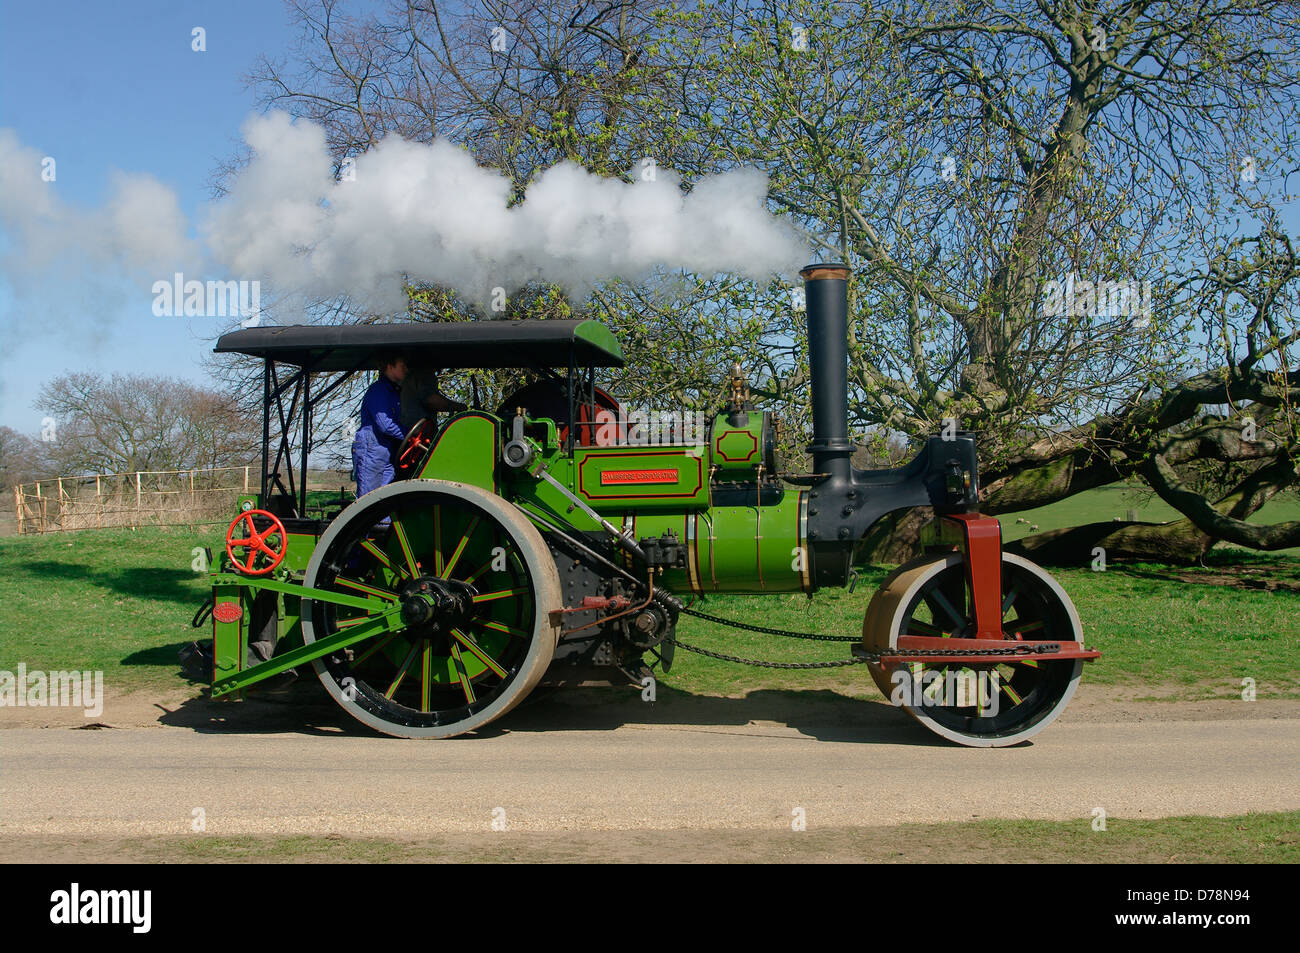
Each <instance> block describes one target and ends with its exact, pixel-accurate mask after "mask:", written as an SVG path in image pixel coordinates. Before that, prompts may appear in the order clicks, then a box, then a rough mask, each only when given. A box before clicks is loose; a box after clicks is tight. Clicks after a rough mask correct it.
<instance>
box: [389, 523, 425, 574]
mask: <svg viewBox="0 0 1300 953" xmlns="http://www.w3.org/2000/svg"><path fill="white" fill-rule="evenodd" d="M393 533H394V534H396V536H397V543H398V545H399V546H401V547H402V556H403V557H405V559H406V566H407V568H408V569H410V570H411V576H412V577H418V576H419V575H420V564H419V563H417V562H416V561H415V551H414V550H413V549H411V541H410V540H409V539H408V538H407V536H406V527H404V526H403V525H402V524H401V523H399V522H398V520H397V517H393Z"/></svg>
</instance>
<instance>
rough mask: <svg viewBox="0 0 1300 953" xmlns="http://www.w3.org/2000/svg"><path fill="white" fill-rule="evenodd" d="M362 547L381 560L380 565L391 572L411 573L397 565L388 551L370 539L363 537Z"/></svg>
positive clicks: (400, 574)
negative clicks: (390, 557)
mask: <svg viewBox="0 0 1300 953" xmlns="http://www.w3.org/2000/svg"><path fill="white" fill-rule="evenodd" d="M361 548H362V549H364V550H365V551H366V552H368V553H369V554H370V555H371V556H374V557H375V559H377V560H379V563H380V565H382V566H383V567H385V568H386V569H388V570H389V571H390V572H395V573H397V575H399V576H409V575H410V573H408V572H407V571H406V570H405V569H403V568H402V567H401V566H399V565H397V563H395V562H393V561H392V560H391V559H389V558H388V553H386V552H384V551H383V550H382V549H380V548H379V547H378V546H376V545H375V544H374V543H373V542H371V541H370V540H368V539H363V540H362V541H361Z"/></svg>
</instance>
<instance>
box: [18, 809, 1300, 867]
mask: <svg viewBox="0 0 1300 953" xmlns="http://www.w3.org/2000/svg"><path fill="white" fill-rule="evenodd" d="M1298 830H1300V811H1285V812H1275V813H1258V814H1242V815H1237V816H1233V817H1168V818H1162V819H1159V820H1137V819H1129V818H1118V817H1110V818H1107V821H1106V830H1104V831H1095V830H1093V828H1092V820H1091V818H1081V819H1079V820H1073V821H1010V820H978V821H968V822H962V823H959V824H958V823H948V824H901V825H897V826H892V827H850V828H842V827H837V828H830V829H825V830H821V829H818V828H816V827H814V826H811V825H810V826H809V827H808V829H807V830H806V831H802V832H799V833H795V832H792V831H790V830H782V829H773V830H754V829H747V830H688V831H659V830H653V831H589V830H587V831H584V830H581V829H579V830H564V831H547V832H540V833H537V832H532V833H511V832H509V831H506V832H495V833H491V834H482V833H468V834H445V835H442V836H440V837H429V838H420V839H405V840H397V839H388V838H379V837H353V836H344V835H341V834H327V835H300V836H291V837H248V836H240V837H228V836H216V835H208V834H197V835H193V836H183V837H141V838H134V837H133V838H96V839H78V838H64V837H61V838H58V839H57V840H51V839H50V838H33V837H26V836H22V835H19V836H15V837H10V838H9V840H8V848H9V855H10V856H16V857H23V858H25V859H26V860H29V861H37V862H47V863H48V862H55V863H58V862H63V863H67V862H71V861H75V862H79V863H86V862H87V861H90V862H94V860H96V859H97V858H101V857H103V858H111V859H113V860H115V861H128V862H138V863H249V862H250V861H251V862H257V863H333V864H337V863H363V864H364V863H405V864H413V863H440V862H447V861H453V862H456V863H465V862H469V863H507V862H524V863H572V862H575V861H579V862H588V863H593V862H594V863H618V862H633V863H645V862H652V863H653V862H655V861H663V860H665V859H671V860H673V861H674V862H686V863H691V862H705V863H719V862H722V863H737V862H740V863H782V862H829V863H876V864H880V863H963V864H972V863H984V864H989V863H1018V864H1032V863H1060V862H1061V861H1062V860H1069V861H1071V862H1074V863H1124V864H1197V863H1246V864H1261V863H1262V864H1294V863H1297V862H1300V833H1297V831H1298Z"/></svg>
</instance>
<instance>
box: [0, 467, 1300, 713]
mask: <svg viewBox="0 0 1300 953" xmlns="http://www.w3.org/2000/svg"><path fill="white" fill-rule="evenodd" d="M1099 494H1112V495H1108V496H1099ZM1087 496H1088V494H1081V495H1080V498H1076V499H1074V500H1068V501H1064V502H1062V503H1060V504H1056V507H1058V508H1066V507H1069V508H1072V509H1070V510H1068V511H1067V513H1073V515H1072V516H1069V517H1068V519H1067V517H1066V516H1062V515H1061V514H1060V513H1057V514H1056V515H1057V516H1061V519H1063V520H1066V522H1062V523H1061V524H1060V525H1071V521H1072V522H1079V521H1080V520H1096V519H1104V518H1106V516H1107V514H1109V513H1110V510H1111V509H1116V502H1115V501H1116V499H1117V498H1119V499H1120V502H1121V504H1122V506H1120V507H1119V508H1118V509H1116V512H1115V514H1114V515H1123V511H1124V509H1127V508H1129V503H1128V502H1127V501H1124V500H1123V499H1122V498H1121V497H1119V494H1118V491H1109V490H1103V491H1095V493H1094V494H1093V496H1094V497H1097V498H1096V499H1091V500H1089V499H1084V498H1083V497H1087ZM1156 503H1157V504H1158V503H1159V501H1156ZM1270 505H1272V504H1270ZM1278 506H1279V507H1283V506H1296V507H1297V509H1300V504H1294V503H1291V502H1290V501H1282V502H1279V503H1278ZM1048 510H1053V508H1052V507H1045V508H1043V509H1042V510H1038V511H1033V512H1034V513H1035V514H1040V515H1036V516H1035V517H1034V519H1035V521H1036V522H1037V523H1038V525H1039V526H1040V528H1041V529H1047V528H1049V527H1050V526H1051V525H1052V524H1051V523H1049V522H1046V520H1047V519H1048V517H1047V516H1046V515H1041V514H1046V513H1047V511H1048ZM1141 512H1142V514H1143V516H1144V518H1145V516H1146V514H1147V511H1146V510H1142V511H1141ZM1270 515H1271V518H1275V519H1276V518H1285V516H1284V515H1282V514H1281V513H1279V514H1270ZM1298 515H1300V514H1298ZM1003 522H1004V525H1005V526H1006V529H1007V535H1008V537H1009V538H1014V537H1015V536H1016V535H1017V531H1018V530H1023V529H1024V528H1025V524H1017V523H1015V521H1014V515H1013V516H1012V517H1003ZM220 545H221V528H220V527H205V528H202V529H200V530H199V531H197V532H196V531H194V530H187V529H175V528H169V529H139V530H135V531H132V530H129V529H126V530H123V529H118V530H86V531H81V532H77V533H67V534H50V535H45V536H26V537H9V538H5V539H0V669H8V670H13V669H14V667H15V666H16V665H17V664H18V663H19V662H24V663H26V665H27V666H28V668H29V669H46V670H49V669H90V670H95V669H99V670H102V671H104V673H105V679H106V683H107V687H108V688H109V690H110V691H113V690H117V691H129V690H134V689H140V688H175V687H178V686H180V685H182V684H183V683H182V681H181V680H180V677H179V675H178V669H177V662H176V652H177V650H178V649H179V648H180V647H181V645H183V644H184V643H185V642H188V641H190V640H191V639H193V638H195V637H196V636H200V635H203V636H206V634H207V633H206V632H204V633H196V632H195V630H193V629H191V628H190V624H189V622H190V618H191V617H192V615H193V614H194V611H195V609H196V608H197V607H198V606H199V604H200V603H201V602H202V601H203V600H204V599H205V597H206V595H207V592H208V590H207V588H206V586H205V576H204V575H203V573H201V572H197V571H195V569H194V568H193V564H194V559H195V547H203V546H210V547H212V549H213V551H214V552H217V551H219V549H220ZM1225 562H1235V563H1240V564H1241V565H1245V566H1247V567H1248V568H1249V569H1250V570H1251V573H1252V576H1253V578H1255V579H1268V578H1270V577H1271V578H1281V579H1289V580H1294V581H1297V582H1300V558H1296V557H1293V556H1285V555H1260V554H1254V553H1245V552H1242V551H1225V552H1224V553H1222V554H1221V553H1219V552H1218V551H1216V552H1215V553H1212V554H1211V558H1210V559H1209V560H1207V563H1209V564H1210V566H1211V568H1208V569H1197V570H1191V571H1186V570H1180V573H1183V574H1185V575H1186V576H1187V577H1188V578H1191V579H1195V578H1196V577H1197V576H1203V577H1204V578H1205V580H1206V582H1205V584H1200V583H1197V582H1195V581H1192V582H1187V581H1182V580H1179V579H1176V578H1172V577H1171V574H1170V573H1169V572H1168V571H1167V570H1165V569H1163V568H1162V567H1158V566H1153V565H1144V564H1136V565H1115V564H1112V565H1111V566H1110V567H1109V568H1108V570H1107V571H1106V572H1098V573H1095V572H1091V571H1089V570H1086V569H1071V570H1063V571H1059V572H1057V573H1056V575H1057V577H1058V578H1059V579H1060V581H1061V584H1062V585H1063V586H1064V587H1065V589H1066V591H1067V592H1069V593H1070V595H1071V597H1072V598H1073V600H1074V602H1075V604H1076V606H1077V607H1078V609H1079V615H1080V617H1081V619H1082V621H1083V624H1084V633H1085V638H1086V640H1087V642H1088V643H1089V644H1091V645H1093V646H1095V647H1096V648H1098V649H1100V650H1101V651H1102V652H1103V653H1104V657H1103V658H1102V659H1101V660H1100V661H1099V662H1095V663H1091V664H1090V665H1089V667H1088V670H1087V672H1086V674H1085V680H1086V681H1087V682H1089V683H1090V684H1103V685H1113V686H1119V687H1122V688H1124V689H1125V690H1126V693H1128V694H1131V695H1132V696H1134V697H1138V698H1141V697H1153V698H1155V697H1160V698H1178V699H1199V698H1210V697H1235V696H1237V695H1239V694H1240V691H1241V681H1242V679H1243V678H1246V677H1250V678H1253V679H1255V681H1256V685H1257V691H1258V694H1259V697H1261V698H1269V697H1271V698H1277V697H1292V698H1293V697H1300V672H1298V671H1297V665H1296V650H1297V643H1298V642H1300V593H1297V592H1287V591H1268V590H1265V589H1241V588H1228V587H1225V586H1223V585H1221V582H1222V575H1221V573H1220V572H1219V569H1218V567H1221V565H1222V564H1224V563H1225ZM885 571H886V570H885V569H884V568H879V569H875V570H872V571H869V572H867V573H865V574H864V575H863V576H862V578H861V579H860V581H859V583H858V587H857V590H856V592H855V593H854V594H852V595H850V594H849V593H848V592H847V591H835V590H832V591H827V592H822V593H818V594H817V595H816V596H815V597H814V598H813V599H809V598H807V597H806V596H802V595H782V596H761V597H739V596H732V597H715V598H712V599H710V600H708V601H707V603H706V604H705V605H704V606H702V608H704V609H705V611H708V612H710V613H711V614H714V615H719V616H723V617H726V618H731V619H739V620H761V622H762V624H764V625H767V626H771V627H776V628H789V629H798V630H802V631H811V632H818V633H827V634H845V635H854V634H858V633H860V632H861V625H862V616H863V613H864V611H865V609H866V605H867V602H868V601H869V599H870V596H871V592H872V591H873V590H874V589H875V587H876V585H877V584H878V582H879V580H880V579H881V578H882V577H883V576H884V574H885ZM678 635H679V637H680V638H681V639H682V640H684V641H686V642H689V643H693V644H697V645H700V646H702V647H705V648H709V649H713V650H716V651H722V652H727V653H731V654H735V655H740V656H743V657H748V658H756V659H778V660H783V661H821V660H830V659H837V658H845V657H847V655H848V646H847V645H845V644H842V643H841V644H836V643H808V642H797V641H792V640H789V639H780V638H776V637H773V636H766V635H757V634H753V633H747V632H742V631H737V630H733V629H730V628H725V627H722V626H718V625H714V624H711V623H706V622H703V621H701V620H697V619H686V620H684V622H683V624H682V625H681V626H680V627H679V631H678ZM660 683H661V686H662V687H664V688H667V689H670V690H677V691H682V692H689V693H696V694H742V693H744V692H747V691H753V690H756V689H812V688H818V689H825V690H831V691H836V692H839V693H842V694H846V695H864V696H867V697H874V696H875V694H876V689H875V687H874V684H873V683H872V682H871V680H870V678H869V677H868V676H867V675H866V673H865V672H863V671H862V670H861V669H857V668H848V669H835V670H819V671H793V672H791V671H778V670H772V669H756V668H749V667H741V666H737V665H734V664H730V663H726V662H720V661H715V660H712V659H707V658H702V657H700V656H695V655H688V654H686V653H685V652H680V651H679V652H678V656H677V662H676V665H675V667H674V668H673V670H672V672H671V673H670V674H668V675H665V676H663V677H662V678H661V680H660Z"/></svg>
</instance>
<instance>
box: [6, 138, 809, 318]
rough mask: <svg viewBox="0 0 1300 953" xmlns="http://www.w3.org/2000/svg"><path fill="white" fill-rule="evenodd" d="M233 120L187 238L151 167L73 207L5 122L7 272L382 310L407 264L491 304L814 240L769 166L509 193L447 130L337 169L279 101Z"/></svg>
mask: <svg viewBox="0 0 1300 953" xmlns="http://www.w3.org/2000/svg"><path fill="white" fill-rule="evenodd" d="M243 132H244V136H245V138H246V140H247V142H248V144H249V146H250V147H251V149H252V151H253V157H252V159H251V161H250V162H249V164H248V165H247V166H246V167H245V168H244V169H243V170H242V171H241V172H240V173H239V174H238V176H237V177H236V178H235V179H234V181H233V182H232V183H231V187H230V189H229V191H228V193H227V195H226V196H225V197H224V198H223V199H221V200H220V201H217V202H214V203H212V205H211V206H210V207H209V208H208V209H207V210H206V211H205V213H204V214H203V215H202V216H201V221H200V222H199V223H198V225H197V227H196V229H194V232H196V233H197V236H198V238H199V239H200V241H199V242H197V243H196V242H195V241H194V240H193V239H192V238H191V237H190V233H191V229H190V228H189V227H188V223H187V222H186V221H185V217H184V215H183V214H182V213H181V211H180V206H179V203H178V201H177V199H176V196H175V194H174V193H173V192H172V191H171V190H170V189H168V188H166V187H165V186H163V185H162V184H160V183H158V182H157V181H156V180H154V179H152V178H149V177H147V176H132V177H127V176H120V177H119V178H118V179H117V180H116V181H115V184H114V188H113V191H112V195H111V197H110V200H109V202H108V203H107V205H106V206H105V208H103V209H101V210H97V211H93V212H80V211H74V210H72V209H70V208H69V207H67V206H65V205H63V204H61V203H60V202H59V201H58V200H57V199H56V198H55V197H53V195H52V193H51V192H50V187H49V185H48V184H46V183H43V182H41V181H40V179H39V170H40V156H39V155H38V154H37V153H36V152H35V151H34V150H31V149H28V148H26V147H24V146H23V145H22V144H21V143H19V142H18V140H17V138H16V136H14V135H13V134H12V133H11V132H9V131H7V130H0V228H2V229H3V230H4V232H5V233H6V238H8V239H9V241H8V248H7V250H6V253H5V254H4V255H3V257H0V262H2V264H0V267H3V271H4V274H5V277H7V278H9V279H10V280H11V281H12V282H14V284H15V285H21V284H24V283H28V282H30V281H31V280H32V278H33V276H36V275H40V274H42V273H44V272H47V271H48V268H49V267H50V266H51V265H53V264H54V263H56V262H57V261H60V260H62V261H66V260H68V259H69V258H70V257H72V258H75V259H77V260H79V261H80V262H82V263H83V266H84V265H86V264H89V265H91V266H94V267H111V268H118V269H121V270H122V271H124V272H129V273H131V274H133V275H136V276H138V277H140V278H143V279H145V280H146V281H148V282H152V281H154V280H158V279H164V280H170V279H171V276H172V273H173V272H174V271H186V272H187V274H186V277H187V278H189V277H195V278H200V279H214V278H222V277H228V278H234V279H241V280H254V279H257V280H262V281H264V282H266V283H268V284H269V285H270V290H271V291H272V292H273V293H275V294H276V295H278V296H279V295H288V296H295V295H300V296H302V297H303V298H305V299H314V298H323V297H331V296H334V295H338V294H347V295H350V296H351V297H352V298H353V299H354V300H355V301H356V302H357V303H358V304H360V305H362V306H363V307H367V308H369V309H370V310H372V311H374V312H377V313H387V312H396V311H401V310H404V308H405V297H404V293H403V290H402V280H403V278H406V279H408V280H412V281H416V282H429V283H433V284H440V285H446V286H449V287H452V288H455V289H456V290H457V291H459V292H461V293H462V294H464V295H466V296H467V297H469V298H470V299H471V300H474V301H476V302H479V303H481V304H485V303H486V302H487V301H488V300H489V298H490V297H491V295H492V293H493V289H496V288H502V289H504V290H505V291H506V293H507V294H508V293H511V292H513V291H514V290H515V289H517V288H519V287H520V286H522V285H524V284H525V283H526V282H528V281H531V280H536V279H541V280H545V281H551V282H555V283H557V284H560V285H563V286H565V287H566V288H567V289H568V290H569V291H570V292H571V293H573V294H574V295H575V296H576V297H578V298H582V297H585V295H586V294H587V293H588V292H589V291H590V290H591V288H592V287H593V286H594V285H596V284H597V283H598V282H600V281H601V280H604V279H609V278H625V279H629V280H633V281H636V280H640V279H642V278H644V277H646V276H647V275H649V274H650V273H652V272H653V271H654V270H655V269H656V268H657V267H666V268H672V269H675V268H683V269H689V270H691V271H695V272H702V273H714V272H726V273H732V274H737V275H743V276H746V277H750V278H755V279H759V280H762V279H765V278H768V277H771V276H772V275H774V274H784V275H792V274H793V273H794V271H795V270H796V269H797V268H798V267H799V266H800V265H802V264H803V263H804V262H805V261H806V260H807V258H808V246H807V244H806V243H805V242H804V241H803V240H802V238H801V237H800V236H799V234H798V233H797V232H796V231H795V230H794V229H793V228H792V227H791V226H790V225H789V224H788V223H786V222H784V221H783V220H781V219H779V218H777V217H775V216H773V215H772V214H770V213H769V212H768V211H767V210H766V208H765V205H764V203H765V200H766V196H767V177H766V176H765V175H763V174H762V173H761V172H758V171H755V170H751V169H740V170H735V171H731V172H726V173H722V174H719V175H715V176H709V177H705V178H702V179H700V180H698V181H697V182H696V183H695V184H694V187H693V188H692V190H691V191H690V192H689V193H683V192H682V190H681V188H680V179H678V177H677V176H676V175H674V174H673V173H672V172H670V171H668V170H666V169H655V170H654V174H653V176H650V175H642V174H641V171H642V170H640V169H638V170H636V178H637V181H635V182H633V183H630V184H629V183H624V182H621V181H619V180H616V179H603V178H600V177H598V176H594V175H590V174H589V173H587V172H585V171H584V170H582V169H581V168H580V167H578V166H576V165H574V164H572V163H567V162H566V163H561V164H559V165H556V166H554V167H552V168H550V169H548V170H546V171H545V172H544V173H542V174H541V175H540V176H539V177H538V178H537V179H536V180H535V181H534V182H533V183H532V184H531V185H530V186H529V187H528V191H527V196H526V199H525V201H523V202H522V203H519V204H517V205H516V206H514V207H510V206H509V202H510V198H511V186H510V182H509V180H507V179H506V178H505V177H504V176H502V175H500V174H499V173H497V172H495V171H493V170H491V169H484V168H480V167H479V166H478V165H477V164H476V162H475V161H474V159H473V157H472V156H471V155H470V154H469V153H468V152H466V151H465V150H463V149H461V148H459V147H457V146H455V145H452V144H450V143H447V142H442V141H439V142H435V143H433V144H431V145H423V144H418V143H412V142H407V141H404V140H402V139H400V138H398V137H395V136H390V137H389V138H387V139H385V140H383V141H382V142H380V143H379V144H378V145H377V146H375V147H374V148H373V149H371V150H370V151H369V152H367V153H365V154H364V155H361V156H358V157H357V158H356V159H355V160H354V163H353V164H352V167H351V168H350V169H349V170H348V171H347V173H346V174H345V176H344V177H343V181H337V180H336V179H335V177H334V175H333V174H332V167H333V165H332V159H331V156H330V154H329V151H328V149H327V147H326V138H325V131H324V129H323V128H321V127H320V126H318V125H315V124H313V123H310V122H306V121H298V122H293V121H291V120H290V118H289V116H288V115H286V114H284V113H272V114H269V115H267V116H260V117H253V118H251V119H249V120H248V121H247V122H246V123H245V125H244V130H243ZM195 269H198V270H199V271H198V272H197V273H196V271H195Z"/></svg>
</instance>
